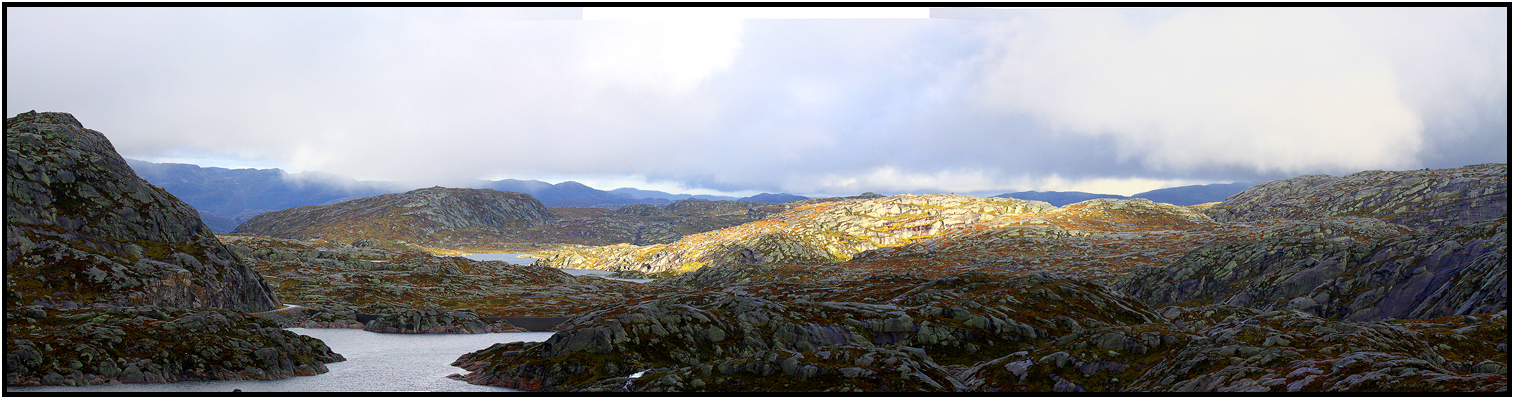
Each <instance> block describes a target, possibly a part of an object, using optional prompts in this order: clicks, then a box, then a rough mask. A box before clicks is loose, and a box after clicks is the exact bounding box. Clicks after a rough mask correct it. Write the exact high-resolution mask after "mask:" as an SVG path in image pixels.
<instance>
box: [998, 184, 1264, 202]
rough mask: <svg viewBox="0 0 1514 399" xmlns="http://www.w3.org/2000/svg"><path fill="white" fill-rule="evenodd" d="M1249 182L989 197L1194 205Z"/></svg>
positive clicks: (1223, 195) (1221, 198)
mask: <svg viewBox="0 0 1514 399" xmlns="http://www.w3.org/2000/svg"><path fill="white" fill-rule="evenodd" d="M1252 185H1253V184H1252V183H1247V182H1235V183H1215V184H1200V185H1192V186H1178V187H1168V188H1159V189H1156V190H1150V191H1143V192H1140V193H1136V194H1131V195H1129V196H1124V195H1118V194H1095V193H1087V192H1082V191H1020V192H1014V193H1006V194H999V195H995V196H992V198H1016V199H1023V200H1033V201H1046V202H1047V203H1050V204H1052V205H1055V206H1063V205H1067V204H1073V203H1078V202H1083V201H1087V200H1091V199H1098V198H1113V199H1126V198H1145V199H1149V200H1152V201H1156V202H1162V203H1168V204H1173V205H1178V206H1189V205H1198V204H1203V203H1209V202H1221V201H1224V200H1225V198H1228V197H1230V196H1231V195H1235V194H1238V193H1240V192H1241V191H1244V190H1245V189H1246V188H1249V187H1251V186H1252Z"/></svg>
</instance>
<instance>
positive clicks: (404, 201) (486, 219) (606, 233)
mask: <svg viewBox="0 0 1514 399" xmlns="http://www.w3.org/2000/svg"><path fill="white" fill-rule="evenodd" d="M785 209H787V205H783V204H769V203H763V202H740V201H702V200H683V201H678V202H674V203H671V204H667V205H665V206H663V207H658V206H653V205H650V204H631V205H627V206H624V207H622V208H620V209H610V208H599V207H555V208H548V207H545V206H543V204H542V203H540V202H537V201H536V200H535V199H534V198H532V197H531V196H529V195H525V194H521V193H508V192H501V191H495V190H488V189H462V188H443V187H433V188H427V189H420V190H415V191H410V192H405V193H398V194H386V195H379V196H373V197H368V198H362V199H357V200H352V201H347V202H342V203H336V204H331V205H320V206H305V207H297V208H290V209H285V210H281V211H275V212H269V213H265V214H262V215H258V216H257V217H254V218H253V219H250V220H248V221H247V222H245V223H243V224H242V225H241V226H240V227H238V229H237V230H236V233H242V234H255V235H262V236H268V237H277V238H289V239H300V240H303V239H311V238H320V239H323V240H327V241H332V242H340V243H346V244H352V243H356V242H359V241H363V242H367V243H369V244H368V245H379V246H383V247H386V248H391V249H405V248H409V249H418V248H427V249H429V250H432V251H436V252H459V251H469V252H520V251H535V250H537V249H539V247H541V246H552V245H556V244H573V245H610V244H616V243H634V244H640V245H650V244H659V243H668V242H673V241H675V240H677V239H679V238H681V237H683V236H685V235H689V234H694V233H700V232H705V231H710V230H716V229H721V228H726V227H731V226H736V225H740V224H743V223H747V222H752V221H756V220H759V219H762V218H763V217H766V216H768V215H770V214H773V213H777V212H781V211H783V210H785ZM365 240H366V241H365Z"/></svg>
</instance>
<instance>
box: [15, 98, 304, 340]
mask: <svg viewBox="0 0 1514 399" xmlns="http://www.w3.org/2000/svg"><path fill="white" fill-rule="evenodd" d="M198 215H199V214H198V212H196V211H195V209H194V208H192V207H190V206H189V205H186V204H184V203H183V202H181V201H179V200H178V199H177V198H174V196H172V195H169V194H168V193H167V192H164V191H163V190H161V189H159V188H157V187H154V186H153V185H151V184H148V183H147V182H145V181H143V180H142V179H139V178H137V176H136V175H135V174H134V173H132V170H131V167H129V166H127V164H126V161H125V160H123V159H122V158H121V156H120V155H119V154H117V153H116V151H115V148H114V147H113V146H111V144H110V141H109V140H107V139H106V138H105V136H104V135H103V134H100V132H96V131H94V130H90V129H85V128H84V127H83V125H82V124H80V123H79V121H78V120H76V119H74V117H73V116H72V115H69V114H66V113H56V112H45V113H37V112H27V113H23V114H20V115H17V116H15V117H13V118H7V119H6V120H5V266H6V270H5V279H6V284H7V289H8V291H9V292H8V293H9V294H11V295H10V296H7V298H6V306H7V308H8V309H9V308H11V307H12V306H18V305H44V306H52V307H83V306H97V305H98V306H133V305H158V306H172V307H184V308H224V309H234V310H241V311H248V312H256V311H265V310H271V309H274V308H276V307H277V306H278V303H279V302H278V300H277V299H276V298H275V297H274V295H273V290H272V289H271V288H270V287H269V286H268V284H267V283H266V282H264V281H263V280H262V278H260V277H259V276H258V274H257V273H255V272H253V271H252V270H251V269H249V268H247V267H246V266H244V265H243V264H242V262H241V260H240V259H239V258H238V257H237V256H236V254H233V253H232V252H231V251H229V250H227V249H226V248H225V247H224V246H223V245H222V244H221V242H220V241H219V240H217V239H216V236H215V235H214V234H212V233H211V231H210V229H209V228H208V227H206V226H205V224H204V223H202V222H201V221H200V218H199V216H198Z"/></svg>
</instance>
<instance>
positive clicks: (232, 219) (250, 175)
mask: <svg viewBox="0 0 1514 399" xmlns="http://www.w3.org/2000/svg"><path fill="white" fill-rule="evenodd" d="M126 163H127V164H129V165H131V167H132V169H133V170H134V171H136V173H137V176H139V177H141V178H142V179H143V180H147V182H149V183H152V184H153V185H155V186H158V187H159V188H162V189H164V190H166V191H168V192H169V193H170V194H173V195H174V196H175V197H179V199H180V200H183V201H184V202H185V203H188V204H189V205H191V206H194V207H195V209H196V210H199V211H200V219H201V220H203V221H204V222H205V224H206V225H207V226H210V229H211V231H214V232H217V233H226V232H231V231H232V230H235V229H236V227H237V225H240V224H242V222H244V221H246V220H247V219H249V218H252V217H253V216H257V215H258V214H260V213H263V212H268V211H276V210H280V209H285V208H293V207H297V206H306V205H325V204H333V203H337V202H342V201H349V200H354V199H358V198H363V197H370V196H375V195H380V194H390V193H398V192H404V191H409V190H411V189H414V188H418V187H419V186H416V187H410V186H407V185H406V184H404V183H399V182H385V181H360V180H356V179H353V178H351V177H347V176H342V175H336V174H331V173H322V172H301V173H287V172H284V171H283V170H281V169H226V168H216V167H201V166H197V165H190V164H180V163H153V162H147V161H141V160H135V159H127V160H126ZM1248 187H1251V184H1250V183H1229V184H1208V185H1202V186H1184V187H1172V188H1164V189H1159V190H1151V191H1147V192H1144V193H1140V194H1136V195H1132V196H1130V197H1125V196H1121V195H1114V194H1093V193H1085V192H1077V191H1046V192H1042V191H1022V192H1017V193H1008V194H1000V195H996V196H995V197H1000V198H1017V199H1023V200H1036V201H1046V202H1048V203H1051V204H1052V205H1055V206H1063V205H1067V204H1071V203H1076V202H1082V201H1087V200H1090V199H1094V198H1146V199H1149V200H1152V201H1156V202H1166V203H1169V204H1174V205H1194V204H1202V203H1205V202H1216V201H1224V200H1225V198H1226V197H1229V196H1231V195H1234V194H1236V193H1239V192H1241V191H1242V190H1245V189H1246V188H1248ZM467 188H488V189H494V190H500V191H514V192H519V193H526V194H529V195H531V196H532V197H534V198H536V199H537V200H539V201H541V202H542V204H543V205H546V206H549V207H611V208H618V207H620V206H624V205H629V204H654V205H663V204H668V203H672V202H674V201H683V200H705V201H752V202H766V203H775V204H778V203H785V202H790V201H798V200H803V199H808V198H807V197H803V196H798V195H792V194H783V193H778V194H772V193H762V194H757V195H754V196H750V197H744V198H736V197H728V196H719V195H695V194H670V193H666V192H662V191H656V190H642V189H635V188H617V189H614V190H609V191H605V190H599V189H596V188H593V187H589V186H586V185H583V184H582V183H578V182H574V181H565V182H562V183H557V184H552V183H547V182H543V181H538V180H517V179H504V180H495V181H479V182H478V183H476V184H472V185H469V187H467Z"/></svg>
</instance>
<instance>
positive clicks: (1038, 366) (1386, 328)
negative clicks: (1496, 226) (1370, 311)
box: [955, 305, 1509, 393]
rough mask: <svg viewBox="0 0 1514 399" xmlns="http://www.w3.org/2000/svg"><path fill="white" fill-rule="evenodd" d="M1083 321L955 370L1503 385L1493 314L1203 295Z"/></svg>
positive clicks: (1271, 386) (1290, 384)
mask: <svg viewBox="0 0 1514 399" xmlns="http://www.w3.org/2000/svg"><path fill="white" fill-rule="evenodd" d="M1161 313H1162V318H1163V320H1162V322H1159V323H1146V324H1132V325H1112V326H1102V327H1096V328H1089V329H1086V330H1083V331H1080V332H1077V333H1073V334H1068V335H1064V336H1062V337H1060V338H1058V339H1057V340H1056V341H1055V342H1052V343H1051V344H1050V345H1045V346H1039V347H1033V348H1027V349H1026V350H1024V351H1020V352H1016V353H1013V354H1010V355H1008V356H1004V357H1001V358H997V359H993V360H990V361H985V362H981V363H978V364H976V365H973V366H972V367H969V368H966V369H963V370H961V371H959V372H958V373H956V374H955V376H956V377H957V378H959V379H960V380H961V381H962V382H963V384H964V385H965V386H966V388H967V389H968V390H971V391H980V392H1277V393H1281V392H1508V389H1509V379H1508V375H1507V374H1506V370H1507V365H1508V353H1507V351H1508V344H1507V335H1508V329H1507V323H1508V314H1507V313H1505V312H1499V313H1491V314H1482V315H1478V316H1456V317H1450V318H1441V319H1435V320H1416V321H1413V322H1408V321H1403V322H1397V321H1395V322H1384V321H1380V322H1370V323H1361V322H1355V323H1353V322H1340V321H1333V320H1329V319H1324V318H1320V317H1316V316H1312V315H1309V314H1306V313H1302V312H1297V311H1290V310H1276V311H1266V312H1263V311H1259V310H1254V309H1248V308H1242V307H1236V306H1227V305H1209V306H1204V307H1199V308H1182V307H1170V308H1166V309H1163V310H1162V312H1161Z"/></svg>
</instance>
